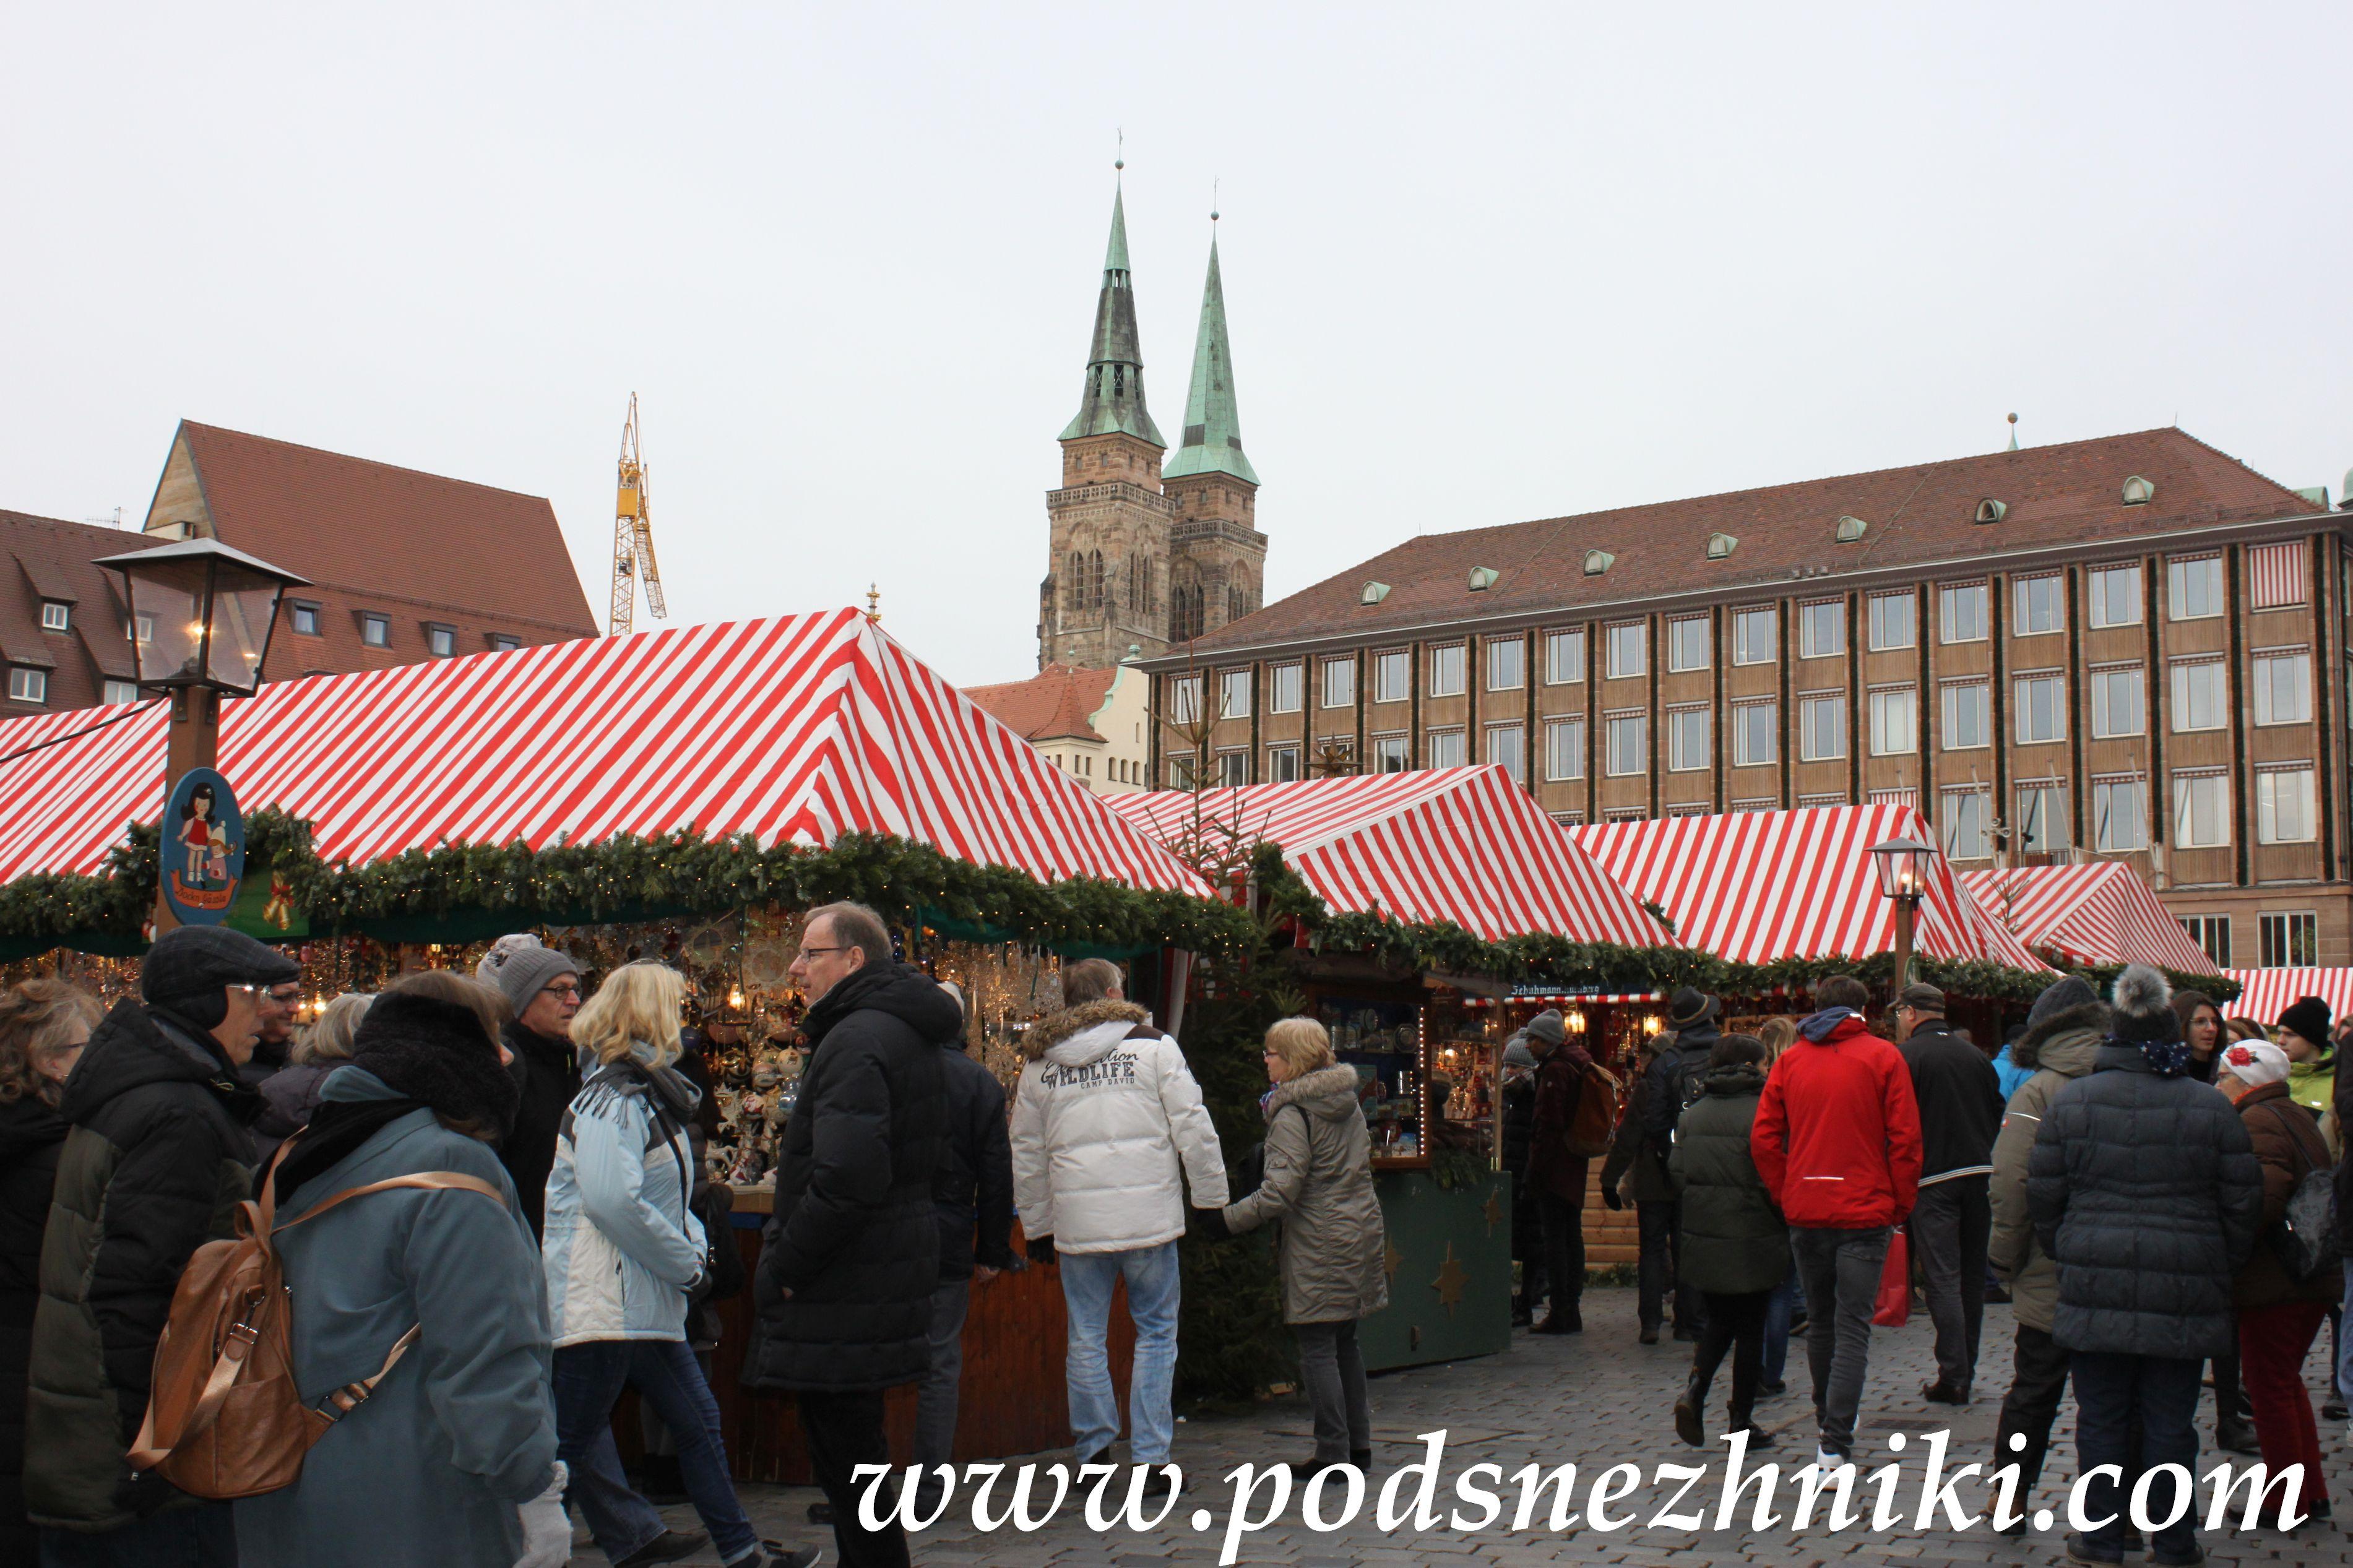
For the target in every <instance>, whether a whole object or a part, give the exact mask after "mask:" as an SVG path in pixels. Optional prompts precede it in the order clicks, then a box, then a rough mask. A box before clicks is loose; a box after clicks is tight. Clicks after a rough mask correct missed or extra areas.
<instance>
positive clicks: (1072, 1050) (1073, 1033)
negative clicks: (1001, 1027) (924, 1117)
mask: <svg viewBox="0 0 2353 1568" xmlns="http://www.w3.org/2000/svg"><path fill="white" fill-rule="evenodd" d="M1062 1000H1063V1003H1064V1005H1065V1008H1064V1011H1062V1012H1060V1013H1057V1014H1055V1015H1054V1016H1051V1017H1050V1018H1047V1019H1044V1020H1042V1021H1041V1022H1040V1023H1039V1025H1038V1026H1037V1027H1035V1028H1033V1029H1032V1030H1030V1031H1029V1037H1028V1039H1027V1040H1025V1041H1024V1042H1023V1046H1022V1055H1023V1056H1024V1057H1026V1058H1029V1060H1028V1063H1027V1065H1026V1066H1024V1067H1023V1068H1022V1069H1021V1082H1020V1086H1019V1087H1018V1089H1016V1091H1015V1094H1014V1102H1013V1201H1014V1205H1015V1206H1016V1207H1017V1208H1018V1209H1019V1211H1020V1214H1021V1228H1022V1232H1023V1234H1024V1235H1025V1236H1026V1237H1028V1238H1029V1256H1030V1258H1031V1259H1032V1261H1035V1262H1039V1263H1059V1264H1060V1271H1061V1276H1062V1297H1063V1300H1064V1301H1065V1303H1066V1304H1067V1305H1068V1307H1069V1310H1070V1348H1069V1351H1068V1353H1067V1366H1066V1372H1067V1381H1068V1382H1069V1384H1070V1391H1071V1432H1072V1434H1073V1435H1074V1436H1075V1437H1076V1439H1077V1444H1076V1447H1077V1450H1078V1458H1079V1462H1080V1463H1082V1464H1092V1463H1097V1462H1100V1461H1101V1460H1102V1459H1103V1457H1104V1455H1105V1453H1106V1452H1107V1451H1108V1450H1109V1448H1110V1447H1111V1446H1112V1444H1113V1441H1114V1440H1116V1439H1117V1438H1118V1436H1119V1404H1118V1401H1117V1400H1116V1398H1114V1396H1113V1391H1112V1382H1111V1363H1110V1360H1109V1357H1108V1356H1107V1355H1106V1354H1105V1352H1104V1348H1103V1340H1104V1334H1105V1332H1106V1331H1107V1329H1108V1326H1109V1323H1110V1318H1111V1293H1112V1287H1113V1285H1114V1284H1116V1283H1117V1282H1118V1281H1119V1280H1121V1279H1125V1280H1126V1281H1127V1310H1128V1315H1129V1316H1130V1317H1131V1318H1133V1319H1134V1322H1135V1364H1134V1372H1133V1376H1132V1377H1131V1379H1130V1382H1129V1384H1128V1401H1127V1406H1128V1457H1129V1458H1130V1459H1131V1460H1133V1461H1134V1463H1137V1464H1140V1465H1154V1466H1157V1465H1160V1464H1162V1463H1164V1462H1166V1459H1167V1458H1168V1445H1169V1442H1170V1440H1171V1438H1172V1437H1173V1436H1174V1435H1175V1432H1176V1416H1175V1412H1174V1409H1173V1406H1172V1398H1173V1394H1174V1389H1175V1384H1176V1311H1177V1304H1178V1300H1179V1291H1178V1280H1177V1268H1176V1240H1177V1238H1178V1237H1181V1236H1183V1235H1184V1234H1185V1209H1186V1188H1187V1185H1189V1186H1190V1187H1191V1189H1192V1206H1193V1207H1195V1208H1197V1209H1209V1210H1213V1211H1214V1210H1219V1209H1222V1208H1223V1207H1224V1206H1225V1204H1226V1199H1227V1193H1226V1167H1225V1157H1224V1155H1223V1153H1222V1152H1220V1151H1219V1147H1218V1130H1217V1128H1216V1127H1215V1126H1214V1125H1213V1124H1212V1123H1211V1122H1210V1121H1209V1112H1208V1107H1206V1106H1204V1105H1203V1104H1202V1103H1201V1086H1200V1085H1199V1084H1198V1083H1196V1082H1195V1081H1194V1080H1193V1072H1192V1069H1191V1068H1188V1067H1187V1066H1186V1065H1185V1053H1184V1051H1183V1049H1182V1048H1181V1047H1178V1045H1177V1044H1176V1041H1175V1040H1173V1039H1171V1038H1169V1037H1167V1036H1166V1035H1164V1034H1162V1033H1161V1032H1160V1031H1159V1030H1158V1029H1156V1028H1155V1027H1153V1026H1152V1024H1151V1016H1150V1015H1149V1014H1147V1013H1146V1012H1145V1010H1144V1009H1143V1008H1141V1007H1138V1006H1135V1005H1133V1004H1131V1003H1130V1002H1128V1001H1127V1000H1126V996H1125V993H1124V990H1123V989H1122V984H1121V977H1120V973H1119V967H1118V965H1116V964H1114V963H1110V962H1109V961H1108V960H1105V959H1100V958H1090V959H1086V960H1083V961H1082V962H1081V963H1073V964H1070V965H1067V966H1066V967H1065V968H1064V969H1063V971H1062Z"/></svg>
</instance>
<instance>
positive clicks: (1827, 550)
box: [1194, 428, 2316, 652]
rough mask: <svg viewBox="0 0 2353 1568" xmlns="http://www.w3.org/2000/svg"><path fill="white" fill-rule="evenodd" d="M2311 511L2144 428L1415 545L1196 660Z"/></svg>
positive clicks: (1250, 624) (2255, 478)
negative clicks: (1993, 518) (2133, 480)
mask: <svg viewBox="0 0 2353 1568" xmlns="http://www.w3.org/2000/svg"><path fill="white" fill-rule="evenodd" d="M2135 474H2137V475H2139V476H2141V477H2142V478H2143V479H2147V480H2149V481H2150V482H2151V483H2153V484H2154V485H2155V486H2156V487H2157V493H2156V495H2155V497H2154V499H2152V500H2150V501H2148V502H2147V504H2146V505H2142V506H2136V507H2126V506H2125V505H2123V504H2122V501H2121V496H2122V491H2123V487H2124V483H2125V480H2126V479H2127V478H2129V477H2130V476H2132V475H2135ZM1984 500H1999V501H2000V502H2001V503H2003V505H2004V506H2005V507H2006V508H2007V509H2008V510H2006V511H2005V512H2004V514H2003V516H2002V518H2001V521H1999V522H1994V523H1984V524H1981V523H1978V522H1977V521H1974V519H1975V517H1976V515H1977V511H1978V503H1979V502H1981V501H1984ZM2314 510H2316V509H2315V508H2314V507H2313V505H2312V503H2311V502H2309V501H2307V500H2305V499H2304V498H2303V497H2301V496H2299V495H2297V494H2296V493H2295V491H2294V490H2292V489H2288V488H2287V487H2285V486H2284V485H2281V484H2278V483H2276V482H2274V481H2273V480H2271V479H2265V478H2264V477H2263V475H2261V474H2258V473H2256V472H2255V471H2254V470H2253V469H2252V468H2248V467H2247V466H2246V465H2244V464H2243V463H2241V462H2239V461H2238V460H2237V459H2236V458H2231V457H2229V456H2227V455H2225V454H2224V453H2221V452H2219V451H2216V450H2215V449H2214V448H2213V447H2210V446H2208V445H2206V443H2204V442H2203V441H2200V440H2198V439H2197V438H2196V437H2192V436H2189V435H2188V434H2187V433H2185V432H2183V431H2181V430H2179V429H2174V428H2166V429H2160V430H2144V431H2140V432H2137V433H2136V434H2133V435H2128V436H2109V437H2101V438H2099V439H2096V440H2090V441H2072V442H2065V443H2062V444H2060V445H2056V446H2049V447H2027V448H2025V449H2024V450H2021V451H2016V452H1992V453H1988V454H1985V455H1983V456H1980V457H1970V458H1951V459H1948V460H1946V461H1943V462H1935V463H1923V464H1917V465H1914V466H1912V467H1908V468H1887V469H1883V470H1881V471H1880V472H1877V473H1871V474H1849V475H1844V476H1841V477H1839V478H1835V479H1808V480H1804V481H1802V482H1800V483H1797V484H1786V485H1774V486H1770V487H1767V488H1766V489H1752V490H1736V491H1732V492H1730V493H1727V494H1725V495H1715V496H1700V497H1695V498H1693V499H1691V500H1674V501H1661V502H1656V503H1652V504H1650V505H1645V506H1632V507H1620V508H1618V509H1616V510H1610V511H1598V512H1588V513H1586V514H1585V515H1583V516H1579V517H1560V518H1550V519H1546V520H1544V521H1535V522H1517V523H1510V524H1506V525H1504V526H1503V527H1499V528H1478V529H1469V530H1465V531H1461V532H1459V533H1434V534H1425V535H1423V536H1421V537H1420V538H1418V539H1411V540H1408V541H1407V542H1404V543H1402V544H1399V545H1398V546H1397V547H1396V548H1395V549H1392V550H1389V551H1387V552H1384V553H1382V554H1379V555H1376V556H1374V557H1373V558H1372V559H1371V560H1369V561H1366V562H1363V563H1359V564H1357V565H1355V566H1352V567H1350V568H1348V570H1346V571H1345V572H1342V573H1339V574H1336V575H1335V576H1332V577H1328V578H1326V579H1324V581H1323V582H1321V583H1318V584H1315V585H1314V586H1313V587H1311V588H1307V589H1304V590H1303V591H1302V592H1300V593H1297V594H1293V595H1291V596H1290V597H1289V598H1286V599H1282V600H1279V601H1277V602H1276V603H1274V604H1271V605H1267V606H1266V607H1265V608H1263V609H1261V610H1260V611H1258V612H1257V613H1256V614H1254V615H1250V616H1245V617H1243V618H1242V619H1241V620H1239V621H1236V622H1233V623H1231V624H1230V625H1229V626H1224V627H1222V628H1220V629H1219V630H1218V631H1215V632H1212V633H1210V634H1209V635H1208V636H1207V637H1203V638H1201V639H1200V640H1199V641H1198V643H1197V644H1195V645H1194V647H1195V649H1196V650H1197V651H1199V652H1210V651H1215V650H1219V649H1226V648H1246V647H1256V646H1259V645H1261V644H1266V643H1273V642H1290V641H1294V640H1301V639H1306V638H1312V637H1342V636H1351V635H1353V634H1356V633H1365V632H1381V631H1388V630H1392V629H1398V628H1404V627H1409V626H1427V625H1431V624H1436V623H1444V622H1449V621H1456V620H1464V619H1471V618H1484V617H1487V616H1511V615H1515V614H1529V615H1535V614H1541V613H1543V612H1546V611H1550V610H1555V609H1564V608H1573V607H1575V606H1577V605H1588V604H1605V603H1618V602H1624V601H1628V600H1641V599H1646V598H1651V597H1654V596H1662V595H1682V594H1692V593H1730V592H1736V591H1737V590H1738V589H1740V588H1742V587H1745V586H1749V585H1754V586H1756V587H1757V588H1758V589H1760V590H1771V591H1776V592H1778V591H1785V590H1786V588H1787V585H1788V583H1789V582H1790V580H1791V579H1792V577H1793V576H1796V575H1797V574H1799V573H1801V572H1812V571H1819V570H1820V569H1822V568H1828V569H1829V570H1830V571H1831V572H1833V573H1847V572H1862V571H1882V570H1887V569H1890V568H1894V569H1901V568H1904V567H1907V566H1916V567H1922V568H1926V567H1928V566H1930V565H1931V564H1932V563H1943V562H1947V561H1952V560H1956V559H1960V558H1972V557H1979V556H1993V555H2000V554H2007V553H2010V552H2016V551H2021V550H2031V549H2038V548H2045V547H2050V546H2054V545H2087V544H2093V543H2096V542H2100V541H2103V540H2108V539H2116V540H2118V541H2122V540H2124V539H2126V538H2129V537H2132V536H2135V535H2143V534H2149V533H2158V532H2164V531H2168V530H2171V529H2181V528H2191V527H2198V526H2201V525H2206V524H2211V523H2221V522H2234V521H2259V520H2262V519H2266V518H2274V517H2296V516H2303V515H2306V514H2308V513H2310V512H2312V511H2314ZM1841 516H1852V517H1857V518H1860V519H1862V521H1864V522H1865V523H1866V524H1868V529H1867V531H1866V532H1865V533H1864V535H1863V537H1862V540H1861V541H1859V542H1853V543H1841V542H1838V538H1837V529H1838V521H1839V519H1840V518H1841ZM1715 533H1725V534H1730V535H1732V536H1733V537H1734V538H1735V539H1736V540H1737V541H1738V544H1737V545H1736V547H1735V548H1734V549H1733V551H1732V552H1731V553H1730V554H1729V555H1728V556H1726V557H1725V558H1724V559H1721V560H1714V561H1711V560H1710V559H1708V555H1707V544H1708V539H1709V536H1710V535H1711V534H1715ZM1591 550H1602V551H1607V552H1609V553H1610V554H1612V555H1613V556H1615V557H1616V559H1615V560H1614V561H1613V562H1612V563H1611V564H1610V566H1609V570H1608V571H1607V572H1605V573H1603V574H1600V575H1598V576H1588V575H1587V574H1586V571H1585V562H1586V553H1587V552H1588V551H1591ZM1482 566H1483V567H1488V568H1492V569H1493V571H1495V572H1496V573H1498V574H1499V575H1498V577H1497V578H1496V580H1495V581H1494V583H1493V585H1492V586H1490V587H1488V588H1486V589H1485V590H1483V591H1480V592H1472V590H1471V589H1470V587H1469V577H1470V574H1471V572H1472V569H1473V568H1474V567H1482ZM1367 582H1381V583H1386V584H1389V593H1388V596H1387V597H1386V598H1385V599H1383V600H1382V601H1381V602H1380V603H1379V604H1377V605H1361V604H1360V603H1359V602H1358V601H1359V598H1360V596H1361V595H1362V593H1363V591H1364V587H1365V584H1366V583H1367Z"/></svg>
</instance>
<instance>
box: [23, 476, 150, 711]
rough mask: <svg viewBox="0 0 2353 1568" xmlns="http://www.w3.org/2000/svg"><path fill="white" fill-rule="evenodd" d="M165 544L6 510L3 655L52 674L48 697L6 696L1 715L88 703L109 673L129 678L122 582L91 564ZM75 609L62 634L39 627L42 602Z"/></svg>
mask: <svg viewBox="0 0 2353 1568" xmlns="http://www.w3.org/2000/svg"><path fill="white" fill-rule="evenodd" d="M162 542H163V541H162V540H159V539H151V538H149V537H148V536H146V535H144V534H141V533H133V532H130V531H126V530H123V529H119V528H100V527H97V526H94V525H92V524H90V523H86V522H65V521H59V520H58V519H57V518H53V517H34V516H31V515H30V514H28V513H26V512H21V511H0V557H5V559H0V654H5V656H6V658H7V660H8V662H9V663H11V664H22V665H26V666H30V667H32V668H38V669H46V670H47V672H48V678H49V679H48V694H47V695H48V700H47V702H44V703H40V704H33V703H26V702H17V701H13V700H6V698H5V687H0V714H20V713H37V712H42V711H45V710H49V709H57V708H86V707H89V706H90V705H91V704H93V703H95V702H97V701H98V700H100V696H101V695H102V694H103V686H102V683H103V681H104V680H105V679H106V678H107V677H108V676H114V677H117V678H119V679H129V677H130V675H131V644H130V640H129V638H128V637H126V636H125V635H124V631H123V624H122V623H123V613H124V612H123V607H122V596H121V593H120V592H119V590H120V587H121V582H122V579H121V577H120V576H119V575H117V574H114V573H112V572H109V571H106V570H104V569H103V568H100V567H97V566H93V565H91V564H90V563H91V562H93V561H96V560H98V559H99V558H100V557H101V556H106V555H121V554H125V553H128V552H131V551H133V550H144V549H146V548H148V547H149V546H150V545H153V544H160V543H162ZM44 599H55V600H57V601H58V602H59V603H61V604H64V605H69V610H68V627H67V629H66V630H64V631H61V632H55V631H45V630H43V629H42V626H41V601H42V600H44Z"/></svg>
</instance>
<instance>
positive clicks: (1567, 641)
mask: <svg viewBox="0 0 2353 1568" xmlns="http://www.w3.org/2000/svg"><path fill="white" fill-rule="evenodd" d="M1583 679H1585V628H1584V627H1582V626H1579V627H1578V628H1577V629H1576V630H1575V631H1568V632H1546V633H1545V684H1546V686H1567V685H1570V684H1572V683H1574V682H1576V681H1579V680H1583Z"/></svg>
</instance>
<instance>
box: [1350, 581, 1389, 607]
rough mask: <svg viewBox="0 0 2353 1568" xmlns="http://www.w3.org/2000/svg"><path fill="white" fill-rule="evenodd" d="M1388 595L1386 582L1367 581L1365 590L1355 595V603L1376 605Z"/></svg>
mask: <svg viewBox="0 0 2353 1568" xmlns="http://www.w3.org/2000/svg"><path fill="white" fill-rule="evenodd" d="M1388 596H1389V585H1388V584H1387V583H1367V584H1365V591H1364V592H1363V593H1361V594H1359V595H1356V603H1358V604H1359V605H1377V604H1379V603H1380V602H1381V601H1382V600H1383V599H1386V598H1388Z"/></svg>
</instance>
